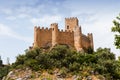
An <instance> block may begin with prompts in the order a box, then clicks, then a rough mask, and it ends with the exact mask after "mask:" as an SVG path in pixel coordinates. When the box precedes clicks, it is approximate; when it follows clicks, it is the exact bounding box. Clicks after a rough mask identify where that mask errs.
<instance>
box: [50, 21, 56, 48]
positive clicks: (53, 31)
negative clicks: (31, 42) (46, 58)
mask: <svg viewBox="0 0 120 80" xmlns="http://www.w3.org/2000/svg"><path fill="white" fill-rule="evenodd" d="M51 28H52V46H55V45H56V44H57V41H58V24H57V23H53V24H51Z"/></svg>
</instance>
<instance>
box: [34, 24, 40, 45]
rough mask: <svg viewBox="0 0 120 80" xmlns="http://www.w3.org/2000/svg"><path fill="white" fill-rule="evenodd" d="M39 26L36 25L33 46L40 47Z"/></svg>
mask: <svg viewBox="0 0 120 80" xmlns="http://www.w3.org/2000/svg"><path fill="white" fill-rule="evenodd" d="M38 36H39V35H38V28H37V27H36V26H35V27H34V44H33V46H34V47H38V41H39V40H38Z"/></svg>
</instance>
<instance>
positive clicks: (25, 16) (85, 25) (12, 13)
mask: <svg viewBox="0 0 120 80" xmlns="http://www.w3.org/2000/svg"><path fill="white" fill-rule="evenodd" d="M119 13H120V0H0V55H1V57H2V60H3V61H4V63H6V61H7V57H9V58H10V62H11V63H12V62H15V59H16V56H17V55H18V54H24V50H25V49H28V47H29V46H32V43H33V33H34V32H33V31H34V26H41V27H43V26H44V27H49V25H50V24H51V23H53V22H56V23H58V25H59V28H60V29H64V26H65V24H64V18H66V17H77V18H78V19H79V25H81V27H82V32H83V33H84V34H87V33H89V32H90V33H93V38H94V48H95V50H96V49H97V48H99V47H102V48H104V47H107V48H111V51H112V52H114V53H115V55H116V56H120V50H116V49H115V46H114V33H112V32H111V27H112V25H113V23H112V21H113V20H114V19H115V17H116V16H117V15H118V14H119Z"/></svg>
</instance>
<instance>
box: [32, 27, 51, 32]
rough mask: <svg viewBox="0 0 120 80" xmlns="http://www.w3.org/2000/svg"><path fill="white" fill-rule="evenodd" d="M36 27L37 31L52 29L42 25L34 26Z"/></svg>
mask: <svg viewBox="0 0 120 80" xmlns="http://www.w3.org/2000/svg"><path fill="white" fill-rule="evenodd" d="M34 28H35V30H37V31H50V30H51V28H48V27H46V28H45V27H40V26H38V27H37V26H35V27H34Z"/></svg>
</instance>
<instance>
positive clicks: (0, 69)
mask: <svg viewBox="0 0 120 80" xmlns="http://www.w3.org/2000/svg"><path fill="white" fill-rule="evenodd" d="M9 68H10V67H9V66H5V65H3V63H2V60H1V56H0V80H2V78H3V77H4V76H6V75H7V74H8V72H9Z"/></svg>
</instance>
